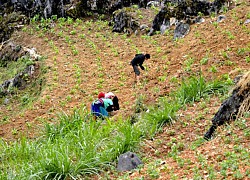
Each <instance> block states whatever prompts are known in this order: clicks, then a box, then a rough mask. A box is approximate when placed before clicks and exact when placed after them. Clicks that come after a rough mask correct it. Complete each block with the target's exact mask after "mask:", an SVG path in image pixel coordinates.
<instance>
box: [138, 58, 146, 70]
mask: <svg viewBox="0 0 250 180" xmlns="http://www.w3.org/2000/svg"><path fill="white" fill-rule="evenodd" d="M144 60H145V56H141V57H140V63H139V66H140V68H141V69H142V70H144V69H145V68H144V66H143V65H142V64H143V62H144Z"/></svg>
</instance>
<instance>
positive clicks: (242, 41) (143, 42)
mask: <svg viewBox="0 0 250 180" xmlns="http://www.w3.org/2000/svg"><path fill="white" fill-rule="evenodd" d="M147 13H150V12H147ZM154 13H155V12H154V11H153V10H152V12H151V14H150V16H149V15H146V14H145V15H143V18H145V19H147V20H148V21H149V22H152V18H153V17H154V15H155V14H154ZM224 15H225V16H226V17H227V18H226V19H225V20H224V21H222V22H220V23H217V22H216V18H217V17H204V18H205V22H204V23H201V24H194V25H192V26H191V30H190V32H189V34H188V35H187V36H186V37H185V38H183V39H179V40H177V41H173V29H170V31H168V32H167V33H165V34H164V35H161V34H156V35H154V36H146V35H135V34H132V35H131V36H127V35H126V34H118V33H112V27H110V26H108V21H103V20H100V18H99V19H98V18H96V19H94V20H91V19H84V20H77V21H67V22H66V23H61V22H59V21H58V22H57V23H56V24H53V26H52V27H51V28H50V29H46V30H45V29H44V28H43V27H41V26H40V27H39V26H37V24H36V23H34V24H30V25H29V26H27V27H25V28H23V29H22V31H18V32H15V33H14V35H13V36H12V38H11V39H13V40H14V41H15V42H18V43H19V44H21V45H22V46H25V47H30V48H31V47H35V48H36V50H37V52H38V53H39V54H40V55H42V56H43V57H45V60H44V61H45V64H46V67H47V69H46V70H47V73H46V77H45V79H46V85H45V86H44V87H43V89H42V92H41V95H40V97H38V99H37V100H36V101H34V102H33V103H32V104H31V105H30V106H28V107H27V108H26V109H21V110H20V105H19V104H11V105H10V106H4V105H1V114H0V119H4V117H5V118H6V117H8V118H7V119H8V121H7V122H6V121H5V122H2V123H1V125H0V135H1V137H2V138H3V139H4V140H13V139H18V137H20V136H21V135H25V136H28V137H30V138H35V137H36V136H37V135H39V133H40V132H39V129H40V126H41V125H43V122H51V123H53V122H54V120H55V119H56V118H57V117H58V114H59V113H61V112H65V113H69V114H70V113H72V112H73V110H74V109H77V108H80V107H86V108H87V109H89V107H90V103H91V102H92V101H93V100H94V99H95V98H96V97H97V94H98V93H99V92H101V91H104V92H108V91H112V92H114V93H115V94H116V95H117V96H118V97H119V99H120V107H121V110H120V111H119V113H118V114H117V115H115V116H114V117H113V118H112V120H114V121H115V120H116V119H117V118H120V117H122V118H124V119H125V118H130V116H131V115H133V114H134V112H135V106H136V103H137V102H138V100H141V101H142V102H143V104H144V105H145V106H150V105H154V104H155V103H156V102H157V101H158V98H159V97H163V96H167V95H168V94H169V92H171V91H174V90H175V89H176V88H177V87H178V86H179V84H180V82H181V80H182V79H183V78H184V77H189V76H191V75H194V76H197V75H199V73H200V72H201V73H202V75H203V76H204V77H205V78H206V80H208V81H209V80H214V79H217V78H219V79H223V78H224V79H225V80H227V78H228V77H229V78H231V79H234V78H235V77H236V76H237V75H241V74H243V73H244V72H247V71H249V67H250V23H248V24H244V22H245V21H246V20H247V19H250V4H249V2H244V1H241V2H239V4H238V5H237V6H236V7H235V8H234V9H232V10H230V11H228V12H225V13H224ZM145 21H146V20H145ZM138 52H143V53H150V55H151V59H149V60H148V61H146V62H145V67H146V70H145V71H142V76H141V79H142V82H141V84H139V85H136V84H135V83H134V74H133V69H132V67H131V66H130V65H129V62H130V61H131V59H132V58H133V57H134V55H135V54H136V53H138ZM224 99H225V97H216V96H215V97H211V98H209V99H206V100H204V101H202V100H201V101H200V102H198V103H194V104H191V105H189V106H187V107H186V108H183V109H182V110H181V111H180V112H178V119H177V120H176V121H175V122H174V123H173V124H172V125H171V126H167V127H165V128H164V129H163V130H162V133H160V134H158V135H157V136H156V137H155V138H154V139H152V140H145V141H144V143H143V144H142V150H141V151H142V152H141V153H142V154H143V157H144V162H145V166H144V168H142V169H141V170H140V171H135V172H133V173H123V174H122V173H121V174H118V173H114V172H106V173H105V174H103V177H106V178H107V179H109V178H111V177H113V178H114V179H116V178H117V177H118V176H121V177H123V178H124V179H140V178H144V179H153V178H155V179H196V178H197V179H199V178H198V177H203V178H202V179H215V177H216V178H218V179H223V175H222V174H219V175H218V174H217V173H216V172H214V171H212V170H211V172H208V171H203V168H204V166H206V167H207V169H209V167H211V168H210V169H213V168H214V169H216V168H218V167H217V165H218V164H219V163H221V162H224V161H223V160H224V159H226V158H227V155H226V154H225V152H228V153H229V152H237V151H246V154H249V135H248V136H247V135H245V134H244V132H246V131H243V130H245V129H247V127H248V128H249V125H250V122H249V120H250V117H249V114H248V116H245V117H244V118H243V119H240V121H238V122H235V123H232V124H231V126H223V127H221V128H220V129H218V133H217V136H216V138H215V139H213V140H212V141H209V142H206V143H204V144H203V145H202V146H200V147H198V145H197V146H195V144H196V143H199V139H200V138H201V137H202V136H203V135H204V133H205V132H206V130H207V129H208V128H209V126H210V125H211V119H212V117H213V115H214V114H215V113H216V111H217V110H218V108H219V107H220V104H221V103H222V101H223V100H224ZM242 124H244V128H243V127H242ZM248 132H249V131H248ZM173 144H179V145H181V146H182V149H181V151H180V153H178V156H176V158H173V157H170V156H169V153H170V152H171V151H172V150H173V149H172V147H173ZM236 145H239V146H236ZM236 147H237V148H238V147H240V149H237V148H236ZM247 149H248V150H247ZM230 160H232V161H233V159H230ZM227 163H228V166H230V163H231V164H232V162H229V161H228V162H227ZM225 173H226V175H227V177H228V179H248V178H250V162H249V160H248V159H243V160H242V161H239V162H238V161H237V171H236V170H234V168H233V167H231V169H229V170H228V171H226V172H225ZM237 173H239V174H240V175H241V174H243V177H241V176H240V175H239V177H238V176H237ZM240 177H241V178H240Z"/></svg>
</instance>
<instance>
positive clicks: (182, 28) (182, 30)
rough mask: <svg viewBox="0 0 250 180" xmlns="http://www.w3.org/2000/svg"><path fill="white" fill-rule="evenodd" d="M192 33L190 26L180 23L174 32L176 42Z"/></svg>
mask: <svg viewBox="0 0 250 180" xmlns="http://www.w3.org/2000/svg"><path fill="white" fill-rule="evenodd" d="M189 31H190V25H189V24H187V23H183V22H179V23H178V24H177V26H176V28H175V30H174V40H176V39H178V38H183V37H185V36H186V35H187V34H188V33H189Z"/></svg>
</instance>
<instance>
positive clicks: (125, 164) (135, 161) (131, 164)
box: [117, 152, 142, 171]
mask: <svg viewBox="0 0 250 180" xmlns="http://www.w3.org/2000/svg"><path fill="white" fill-rule="evenodd" d="M140 164H142V162H141V160H140V159H139V158H138V156H137V155H136V154H135V153H133V152H126V153H124V154H122V155H120V156H119V159H118V166H117V170H118V171H130V170H132V169H136V168H137V167H138V165H140Z"/></svg>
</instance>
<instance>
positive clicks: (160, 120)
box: [140, 98, 180, 137]
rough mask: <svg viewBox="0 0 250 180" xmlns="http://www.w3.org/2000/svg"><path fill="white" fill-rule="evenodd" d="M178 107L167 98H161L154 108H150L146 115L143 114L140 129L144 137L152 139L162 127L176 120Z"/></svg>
mask: <svg viewBox="0 0 250 180" xmlns="http://www.w3.org/2000/svg"><path fill="white" fill-rule="evenodd" d="M179 108H180V105H179V104H178V103H176V102H174V101H170V100H169V99H167V98H161V99H160V101H159V103H158V104H157V105H156V106H153V107H150V108H149V110H148V113H144V115H143V117H142V120H141V122H140V123H141V126H142V127H141V129H142V130H143V131H145V133H144V134H145V135H146V136H149V137H152V136H154V135H155V133H157V132H159V131H161V129H162V127H163V126H165V125H166V124H171V122H172V121H173V120H174V119H175V118H176V112H177V111H178V109H179Z"/></svg>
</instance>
